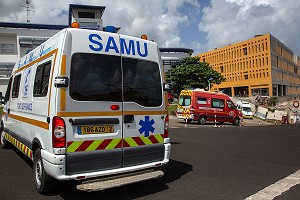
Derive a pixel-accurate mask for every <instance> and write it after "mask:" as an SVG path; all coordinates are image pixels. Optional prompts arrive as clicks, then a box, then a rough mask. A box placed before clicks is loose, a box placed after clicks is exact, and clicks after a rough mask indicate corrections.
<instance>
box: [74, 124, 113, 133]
mask: <svg viewBox="0 0 300 200" xmlns="http://www.w3.org/2000/svg"><path fill="white" fill-rule="evenodd" d="M113 132H114V126H113V125H105V126H79V127H78V134H101V133H113Z"/></svg>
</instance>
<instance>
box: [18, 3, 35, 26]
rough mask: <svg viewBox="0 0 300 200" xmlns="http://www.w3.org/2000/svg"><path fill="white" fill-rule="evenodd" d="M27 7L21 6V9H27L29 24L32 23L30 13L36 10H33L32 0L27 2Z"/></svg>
mask: <svg viewBox="0 0 300 200" xmlns="http://www.w3.org/2000/svg"><path fill="white" fill-rule="evenodd" d="M25 3H26V5H22V4H19V5H20V6H21V7H24V8H26V11H27V23H30V12H34V9H32V8H31V0H26V2H25Z"/></svg>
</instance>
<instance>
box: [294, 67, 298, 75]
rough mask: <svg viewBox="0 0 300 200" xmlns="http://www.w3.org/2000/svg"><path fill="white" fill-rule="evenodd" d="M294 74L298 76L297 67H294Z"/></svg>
mask: <svg viewBox="0 0 300 200" xmlns="http://www.w3.org/2000/svg"><path fill="white" fill-rule="evenodd" d="M294 74H298V69H297V67H296V66H294Z"/></svg>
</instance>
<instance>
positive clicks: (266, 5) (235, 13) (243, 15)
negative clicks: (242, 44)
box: [198, 0, 300, 55]
mask: <svg viewBox="0 0 300 200" xmlns="http://www.w3.org/2000/svg"><path fill="white" fill-rule="evenodd" d="M299 8H300V1H299V0H288V1H282V0H212V1H211V6H210V7H206V8H204V9H203V13H204V15H203V18H202V21H201V22H200V23H199V26H198V27H199V30H200V31H204V32H207V34H208V36H207V48H208V49H209V50H211V49H214V48H215V47H222V46H225V45H228V44H230V43H235V42H239V41H243V40H246V39H249V38H252V37H253V36H254V35H257V34H265V33H268V32H270V33H271V34H272V35H274V36H275V37H276V38H277V39H279V40H280V41H281V42H283V43H284V44H286V45H287V46H288V47H290V48H291V49H292V50H293V51H295V52H296V53H297V54H298V55H300V38H299V37H300V35H299V32H300V12H299Z"/></svg>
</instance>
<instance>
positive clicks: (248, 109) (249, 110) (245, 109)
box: [243, 107, 251, 112]
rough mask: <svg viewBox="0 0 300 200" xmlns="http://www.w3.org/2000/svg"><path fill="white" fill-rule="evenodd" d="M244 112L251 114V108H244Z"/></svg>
mask: <svg viewBox="0 0 300 200" xmlns="http://www.w3.org/2000/svg"><path fill="white" fill-rule="evenodd" d="M243 111H245V112H251V108H247V107H243Z"/></svg>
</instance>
